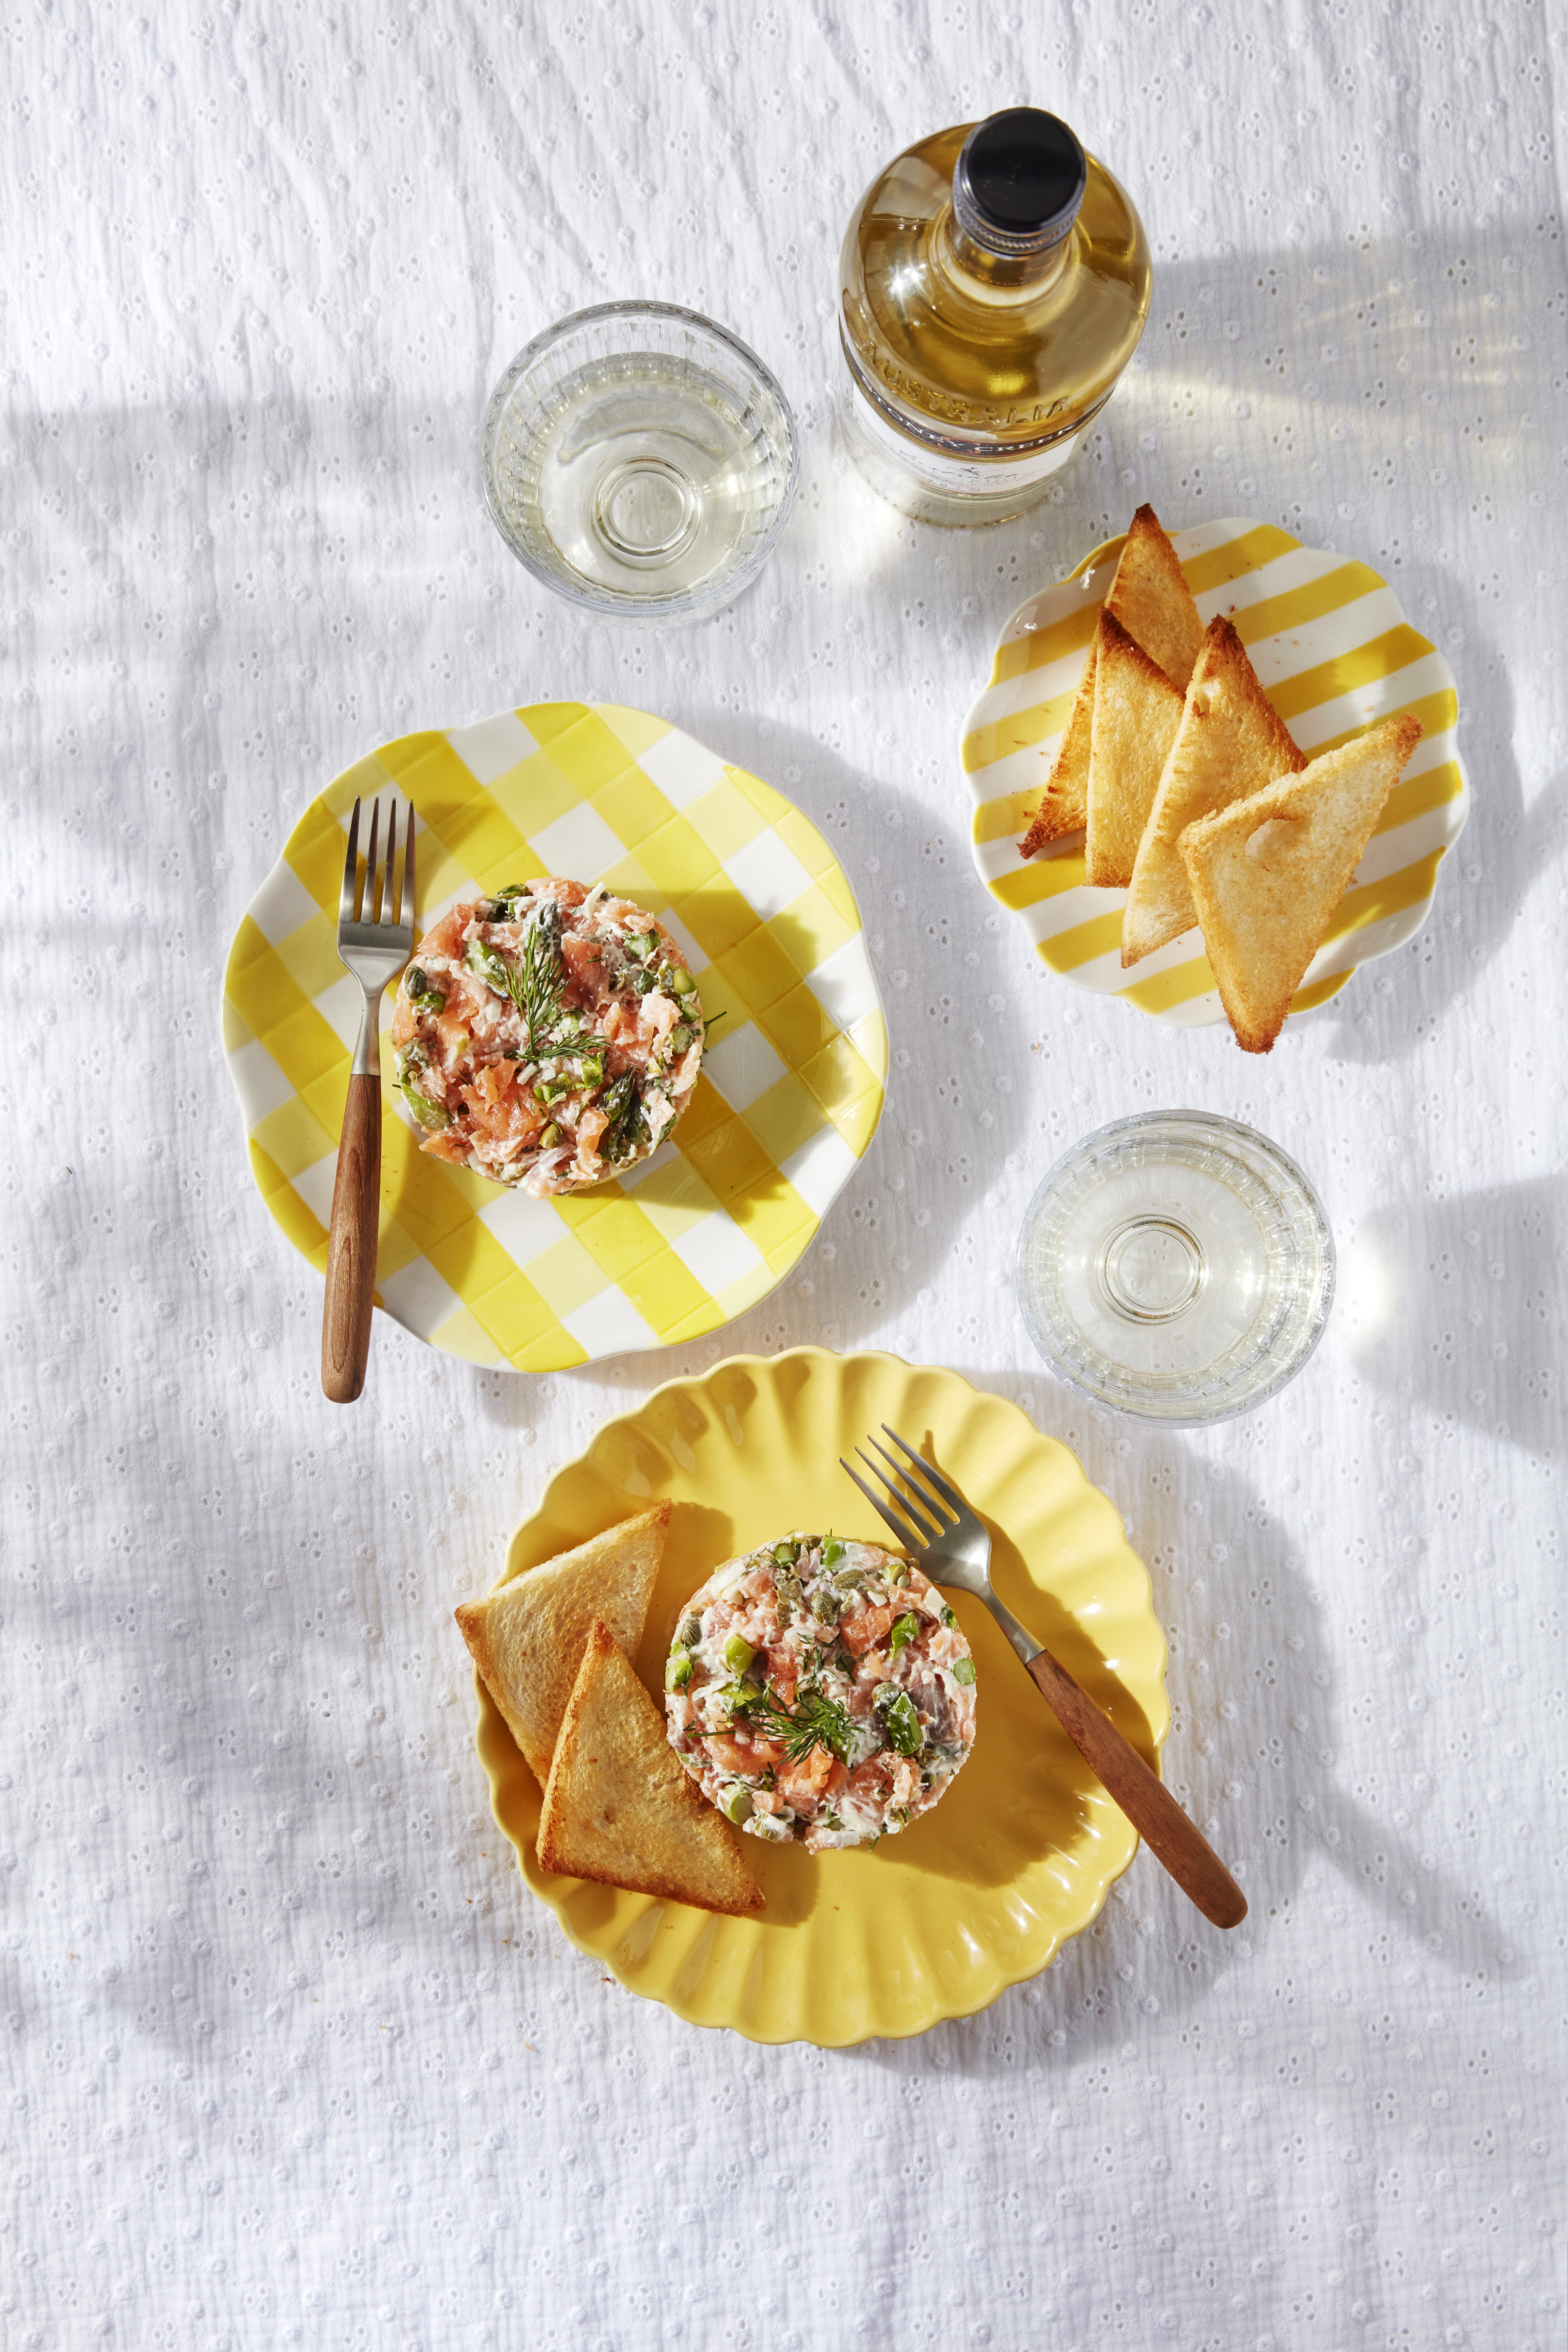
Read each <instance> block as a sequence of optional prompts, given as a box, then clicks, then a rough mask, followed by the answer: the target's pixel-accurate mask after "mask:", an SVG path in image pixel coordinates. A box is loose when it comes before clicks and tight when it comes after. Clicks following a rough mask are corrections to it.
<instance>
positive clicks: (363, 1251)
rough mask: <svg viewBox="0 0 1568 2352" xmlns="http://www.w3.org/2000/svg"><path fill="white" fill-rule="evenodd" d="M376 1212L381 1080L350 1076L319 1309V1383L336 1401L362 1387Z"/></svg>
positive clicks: (350, 1401)
mask: <svg viewBox="0 0 1568 2352" xmlns="http://www.w3.org/2000/svg"><path fill="white" fill-rule="evenodd" d="M380 1208H381V1080H380V1079H379V1077H365V1076H357V1077H352V1078H351V1079H350V1080H349V1098H348V1102H347V1104H346V1105H345V1107H344V1109H343V1133H342V1142H341V1143H340V1144H339V1145H338V1173H337V1178H336V1181H335V1182H334V1183H333V1185H332V1229H331V1234H330V1235H329V1236H328V1240H327V1297H326V1303H325V1305H324V1307H322V1310H321V1386H322V1388H323V1389H324V1390H325V1391H326V1392H327V1394H328V1396H330V1397H331V1401H332V1402H333V1403H334V1404H353V1401H354V1399H355V1397H357V1396H358V1394H359V1392H360V1391H361V1390H362V1389H363V1386H364V1367H365V1359H366V1357H367V1356H368V1355H369V1353H370V1316H371V1295H372V1293H373V1292H374V1288H375V1236H376V1225H377V1223H378V1219H379V1213H380Z"/></svg>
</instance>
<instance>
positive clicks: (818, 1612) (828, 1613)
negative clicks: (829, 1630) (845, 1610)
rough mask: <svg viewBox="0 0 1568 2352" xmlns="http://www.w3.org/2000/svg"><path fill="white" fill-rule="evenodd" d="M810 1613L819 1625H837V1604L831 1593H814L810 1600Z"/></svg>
mask: <svg viewBox="0 0 1568 2352" xmlns="http://www.w3.org/2000/svg"><path fill="white" fill-rule="evenodd" d="M811 1613H812V1615H813V1616H814V1617H815V1618H816V1622H817V1623H818V1624H819V1625H837V1622H838V1603H837V1601H835V1599H834V1598H833V1595H832V1593H831V1592H815V1593H813V1595H812V1599H811Z"/></svg>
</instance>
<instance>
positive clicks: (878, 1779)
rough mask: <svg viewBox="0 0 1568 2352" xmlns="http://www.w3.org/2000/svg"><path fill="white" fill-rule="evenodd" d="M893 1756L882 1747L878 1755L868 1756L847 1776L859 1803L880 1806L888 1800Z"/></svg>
mask: <svg viewBox="0 0 1568 2352" xmlns="http://www.w3.org/2000/svg"><path fill="white" fill-rule="evenodd" d="M897 1760H898V1759H896V1758H895V1757H892V1756H889V1754H888V1753H887V1751H886V1750H885V1749H884V1750H883V1752H882V1753H881V1754H880V1755H879V1756H868V1758H867V1759H866V1761H865V1763H864V1764H858V1765H857V1766H856V1768H855V1769H854V1771H853V1772H851V1773H849V1774H848V1775H847V1779H848V1782H849V1788H850V1791H851V1793H852V1794H853V1795H854V1796H855V1797H856V1798H857V1799H858V1801H859V1802H860V1803H861V1804H869V1805H876V1806H881V1805H885V1804H886V1803H887V1801H888V1799H889V1795H890V1794H891V1792H892V1787H893V1766H894V1764H895V1763H896V1762H897Z"/></svg>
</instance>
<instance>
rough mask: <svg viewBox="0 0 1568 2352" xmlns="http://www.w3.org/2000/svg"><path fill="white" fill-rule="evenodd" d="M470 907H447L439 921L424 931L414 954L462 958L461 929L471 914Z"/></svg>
mask: <svg viewBox="0 0 1568 2352" xmlns="http://www.w3.org/2000/svg"><path fill="white" fill-rule="evenodd" d="M472 912H473V908H471V907H448V908H447V911H446V913H445V914H444V915H443V916H442V918H441V919H440V921H439V922H438V923H437V924H436V925H435V927H434V928H433V929H430V930H428V931H426V934H425V936H424V938H423V939H422V940H420V942H419V946H418V949H417V950H416V960H417V956H419V955H433V956H437V955H438V956H455V957H456V958H457V960H458V962H459V963H460V962H461V961H462V957H463V929H464V926H465V925H466V923H467V922H468V917H469V916H470V915H471V914H472Z"/></svg>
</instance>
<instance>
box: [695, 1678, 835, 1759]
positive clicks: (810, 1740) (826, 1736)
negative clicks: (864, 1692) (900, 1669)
mask: <svg viewBox="0 0 1568 2352" xmlns="http://www.w3.org/2000/svg"><path fill="white" fill-rule="evenodd" d="M725 1696H726V1698H727V1699H728V1700H729V1702H730V1712H731V1715H732V1716H735V1715H743V1716H744V1717H745V1718H746V1721H747V1722H748V1724H750V1725H751V1727H752V1729H753V1730H757V1731H765V1732H766V1733H767V1734H768V1736H769V1738H773V1739H778V1740H782V1741H783V1743H784V1754H785V1755H786V1756H787V1757H788V1758H789V1759H790V1762H791V1763H792V1764H801V1763H804V1762H805V1759H806V1758H807V1757H808V1756H809V1755H810V1753H811V1751H812V1749H813V1748H826V1749H827V1750H828V1752H829V1753H830V1754H831V1755H833V1756H836V1757H837V1759H838V1761H839V1763H840V1764H847V1763H848V1761H849V1758H850V1756H851V1754H852V1752H853V1750H854V1746H855V1727H854V1725H853V1724H852V1723H851V1721H850V1720H849V1717H848V1716H847V1714H846V1712H845V1710H844V1709H843V1707H841V1706H839V1705H838V1704H837V1701H836V1700H834V1699H830V1698H829V1697H828V1696H827V1694H826V1691H824V1690H820V1689H818V1688H817V1686H816V1684H815V1683H813V1684H809V1685H807V1687H806V1689H805V1691H804V1693H803V1694H802V1695H801V1696H800V1699H799V1701H798V1702H797V1704H796V1706H795V1707H794V1708H793V1710H792V1709H791V1708H789V1707H787V1706H785V1705H784V1701H783V1699H781V1698H780V1696H779V1695H778V1693H777V1691H775V1690H774V1689H773V1685H771V1684H765V1685H763V1688H762V1689H761V1690H760V1691H752V1689H751V1688H750V1687H749V1686H748V1685H746V1684H744V1683H742V1684H738V1685H736V1686H735V1687H734V1688H733V1689H732V1690H730V1691H727V1692H726V1693H725Z"/></svg>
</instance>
